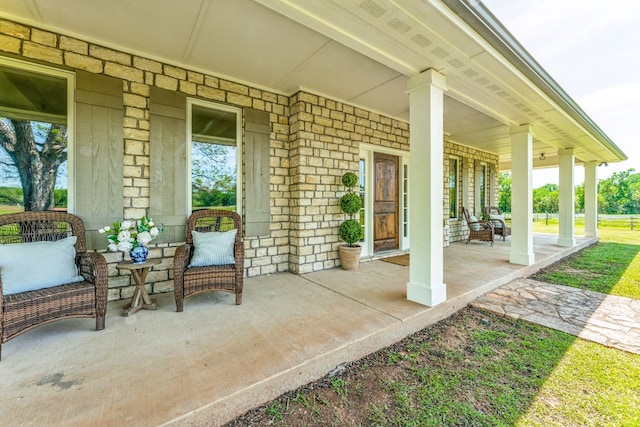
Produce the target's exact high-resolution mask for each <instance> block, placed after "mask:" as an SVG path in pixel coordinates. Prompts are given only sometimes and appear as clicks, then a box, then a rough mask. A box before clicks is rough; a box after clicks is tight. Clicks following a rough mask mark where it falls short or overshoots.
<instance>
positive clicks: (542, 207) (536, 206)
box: [533, 184, 560, 213]
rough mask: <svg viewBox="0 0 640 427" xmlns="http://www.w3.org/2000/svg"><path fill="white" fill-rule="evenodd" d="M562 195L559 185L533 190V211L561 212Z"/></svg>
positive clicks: (547, 185) (546, 185) (548, 185)
mask: <svg viewBox="0 0 640 427" xmlns="http://www.w3.org/2000/svg"><path fill="white" fill-rule="evenodd" d="M559 204H560V194H559V188H558V185H557V184H545V185H543V186H542V187H539V188H536V189H534V190H533V211H534V212H537V213H555V212H558V211H559Z"/></svg>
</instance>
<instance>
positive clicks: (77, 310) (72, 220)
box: [0, 211, 108, 356]
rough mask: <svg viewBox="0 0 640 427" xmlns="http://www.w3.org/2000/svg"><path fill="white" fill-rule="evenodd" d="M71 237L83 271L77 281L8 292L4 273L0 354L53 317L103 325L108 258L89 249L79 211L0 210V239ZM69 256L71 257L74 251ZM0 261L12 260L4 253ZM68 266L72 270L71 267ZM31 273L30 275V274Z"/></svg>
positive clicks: (0, 286) (3, 241) (26, 240)
mask: <svg viewBox="0 0 640 427" xmlns="http://www.w3.org/2000/svg"><path fill="white" fill-rule="evenodd" d="M71 236H76V243H75V253H76V256H75V263H76V266H77V269H78V275H79V276H81V277H77V276H76V280H79V281H77V282H74V283H69V284H61V285H59V286H55V285H54V286H52V287H45V288H42V289H38V290H30V291H24V292H19V293H13V294H10V295H5V292H4V291H3V284H2V276H1V275H0V292H2V300H1V301H0V304H1V305H0V329H1V335H2V341H1V342H0V356H1V350H2V344H3V343H5V342H7V341H9V340H10V339H12V338H14V337H15V336H17V335H20V334H21V333H23V332H26V331H28V330H30V329H32V328H35V327H36V326H40V325H43V324H45V323H49V322H52V321H55V320H59V319H66V318H70V317H92V318H95V319H96V330H101V329H104V326H105V315H106V311H107V288H108V271H107V263H106V261H105V258H104V256H102V254H99V253H97V252H87V248H86V241H85V232H84V225H83V223H82V220H81V219H80V218H79V217H77V216H75V215H72V214H68V213H65V212H56V211H45V212H21V213H15V214H6V215H0V244H12V243H31V242H55V241H60V240H62V239H65V238H67V237H71ZM5 249H11V250H13V251H15V250H17V249H16V248H7V247H5ZM70 256H71V257H72V256H73V252H71V255H70ZM1 262H8V260H7V259H6V258H5V260H3V261H1ZM25 262H27V263H28V262H29V260H28V259H26V260H25ZM70 268H72V269H73V267H71V266H70ZM5 274H8V273H5ZM45 274H46V273H45ZM28 277H29V279H32V276H31V275H29V276H28ZM27 281H28V280H27ZM5 285H6V286H5V288H6V292H9V289H8V288H7V286H9V282H7V283H5Z"/></svg>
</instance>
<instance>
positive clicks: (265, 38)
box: [0, 0, 626, 169]
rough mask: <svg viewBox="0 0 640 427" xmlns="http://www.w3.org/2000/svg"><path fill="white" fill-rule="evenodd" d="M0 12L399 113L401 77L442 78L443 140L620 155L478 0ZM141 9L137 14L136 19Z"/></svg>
mask: <svg viewBox="0 0 640 427" xmlns="http://www.w3.org/2000/svg"><path fill="white" fill-rule="evenodd" d="M0 16H1V17H4V18H7V19H10V20H13V21H17V22H22V23H25V24H29V25H33V26H35V27H38V28H42V29H48V30H51V31H55V32H58V33H61V34H65V35H69V36H72V37H77V38H80V39H82V40H85V41H89V42H92V43H96V44H99V45H103V46H106V47H111V48H114V49H118V50H122V51H125V52H129V53H132V54H137V55H141V56H144V57H148V58H151V59H157V60H160V61H162V62H165V63H168V64H173V65H176V66H180V67H185V68H189V69H192V70H195V71H202V72H206V73H210V74H215V75H218V76H221V77H226V78H229V79H230V80H234V81H238V82H241V83H247V84H250V85H252V86H255V87H258V88H264V89H269V90H271V91H274V92H276V93H281V94H286V95H290V94H292V93H295V92H297V91H298V90H307V91H310V92H313V93H317V94H320V95H325V96H327V97H330V98H333V99H336V100H339V101H343V102H347V103H350V104H353V105H356V106H360V107H362V108H366V109H368V110H372V111H376V112H379V113H381V114H384V115H388V116H390V117H394V118H397V119H400V120H405V121H408V120H409V100H408V96H407V95H406V93H405V90H406V84H407V80H408V78H409V77H411V76H413V75H415V74H417V73H420V72H422V71H424V70H426V69H430V68H431V69H435V70H437V71H438V72H440V73H442V74H444V75H445V76H446V78H447V87H448V92H447V93H446V95H445V123H444V129H445V132H446V133H447V135H449V138H448V139H449V140H450V141H453V142H458V143H461V144H464V145H468V146H472V147H476V148H478V149H481V150H486V151H489V152H492V153H495V154H498V155H499V156H500V162H501V168H502V169H509V168H510V160H511V137H510V132H511V129H512V128H513V127H516V126H519V125H521V124H530V125H531V126H532V127H533V128H534V129H535V137H534V158H536V159H537V158H539V155H540V153H543V152H544V153H545V157H546V160H545V161H544V162H543V163H534V165H537V166H551V165H554V164H557V157H556V153H557V150H558V149H563V148H573V149H574V153H575V156H576V160H577V162H590V161H597V162H608V163H611V162H616V161H621V160H625V159H626V156H625V155H624V153H622V151H620V149H619V148H618V147H616V146H615V144H614V143H613V142H612V141H611V140H610V139H609V138H608V137H607V136H606V134H605V133H604V132H602V130H600V129H599V128H598V126H597V125H596V124H595V123H594V122H593V121H592V120H591V119H590V118H589V117H588V116H587V115H586V114H585V113H584V111H582V109H580V107H579V106H578V105H577V104H576V103H575V102H574V101H573V100H572V99H571V98H570V97H569V96H568V95H567V94H566V93H565V92H564V91H563V90H562V88H560V87H559V86H558V85H557V83H555V82H554V81H553V79H552V78H551V77H550V76H548V75H547V73H546V72H544V70H543V69H542V68H541V67H540V66H539V65H538V64H537V63H536V62H535V60H534V59H533V58H531V56H530V55H529V54H528V53H527V52H526V51H525V50H524V49H523V48H522V46H520V44H519V43H518V42H517V41H516V40H515V39H514V38H513V37H512V36H511V35H510V34H509V33H508V31H507V30H506V29H505V28H504V27H503V26H502V25H501V24H500V23H499V22H498V21H497V19H496V18H495V17H494V16H493V15H492V14H491V13H490V12H489V11H488V10H487V9H486V8H485V7H484V6H483V5H482V4H480V3H479V2H476V1H467V0H403V1H402V2H395V1H392V0H323V1H316V0H306V1H299V0H295V1H294V0H234V1H226V0H181V1H180V2H176V1H173V0H136V1H135V2H131V1H130V0H95V1H91V2H87V1H85V0H57V1H56V2H51V1H47V0H14V1H12V2H10V3H4V4H2V5H0ZM143 16H144V19H141V17H143Z"/></svg>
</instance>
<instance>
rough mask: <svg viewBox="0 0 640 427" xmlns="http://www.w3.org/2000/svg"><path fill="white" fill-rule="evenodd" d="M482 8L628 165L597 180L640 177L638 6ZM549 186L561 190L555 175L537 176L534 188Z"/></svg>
mask: <svg viewBox="0 0 640 427" xmlns="http://www.w3.org/2000/svg"><path fill="white" fill-rule="evenodd" d="M482 3H484V5H485V6H487V7H488V8H489V10H490V11H491V12H492V13H493V14H494V15H495V16H496V17H497V18H498V20H500V22H502V24H503V25H504V26H505V27H506V28H507V30H509V32H510V33H511V34H512V35H513V36H514V37H515V38H516V39H517V40H518V41H519V42H520V44H521V45H522V46H524V48H525V49H526V50H527V51H528V52H529V53H530V54H531V55H532V56H533V57H534V58H535V59H536V61H537V62H538V63H539V64H540V65H541V66H542V67H543V68H544V69H545V70H546V71H547V73H548V74H549V75H550V76H551V77H552V78H553V79H554V80H555V81H556V82H557V83H558V84H560V86H562V88H563V89H564V90H565V92H566V93H568V94H569V96H570V97H571V98H573V100H574V101H576V102H577V103H578V105H580V107H581V108H582V109H583V110H584V111H585V112H586V113H587V115H588V116H589V117H591V119H592V120H593V121H595V123H596V124H597V125H598V126H599V127H600V129H602V131H603V132H604V133H605V134H606V135H608V136H609V138H610V139H611V140H612V141H613V142H614V143H615V144H616V145H617V146H618V147H619V148H620V149H621V150H622V151H623V152H624V153H625V154H626V155H627V157H628V158H629V160H627V161H624V162H618V163H610V164H609V166H607V167H599V168H598V172H597V173H598V178H599V179H600V178H609V177H610V176H611V174H613V173H614V172H620V171H626V170H627V169H631V168H633V169H635V170H636V172H640V132H638V130H637V129H638V122H639V121H640V0H482ZM575 182H576V184H581V183H582V182H584V170H583V168H582V166H577V167H576V168H575ZM546 183H556V184H557V183H558V171H557V169H545V170H535V171H534V173H533V187H534V188H537V187H540V186H542V185H544V184H546Z"/></svg>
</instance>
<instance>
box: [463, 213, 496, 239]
mask: <svg viewBox="0 0 640 427" xmlns="http://www.w3.org/2000/svg"><path fill="white" fill-rule="evenodd" d="M462 212H463V213H464V218H465V220H466V221H467V225H468V226H469V238H468V239H467V244H469V242H470V241H471V240H480V241H483V242H491V246H493V240H494V231H493V224H492V223H491V222H489V221H481V220H479V219H477V218H476V217H472V216H471V215H470V214H469V211H468V210H467V208H464V207H463V208H462Z"/></svg>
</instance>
